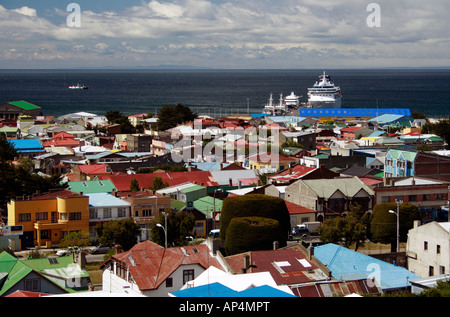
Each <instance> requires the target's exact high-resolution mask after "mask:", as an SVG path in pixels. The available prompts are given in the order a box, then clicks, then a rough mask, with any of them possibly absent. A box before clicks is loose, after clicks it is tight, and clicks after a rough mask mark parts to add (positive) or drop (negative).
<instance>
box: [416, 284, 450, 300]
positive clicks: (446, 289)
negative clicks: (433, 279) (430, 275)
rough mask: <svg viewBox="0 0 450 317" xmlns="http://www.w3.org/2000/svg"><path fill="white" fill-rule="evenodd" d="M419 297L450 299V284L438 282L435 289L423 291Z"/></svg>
mask: <svg viewBox="0 0 450 317" xmlns="http://www.w3.org/2000/svg"><path fill="white" fill-rule="evenodd" d="M419 297H450V282H449V281H438V282H437V285H436V286H435V287H433V288H429V289H427V290H424V291H422V292H421V293H420V294H419Z"/></svg>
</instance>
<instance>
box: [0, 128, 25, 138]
mask: <svg viewBox="0 0 450 317" xmlns="http://www.w3.org/2000/svg"><path fill="white" fill-rule="evenodd" d="M0 135H2V136H6V139H20V138H22V130H21V128H20V127H9V126H3V127H1V128H0Z"/></svg>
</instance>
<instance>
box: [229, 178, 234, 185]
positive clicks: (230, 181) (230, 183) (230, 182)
mask: <svg viewBox="0 0 450 317" xmlns="http://www.w3.org/2000/svg"><path fill="white" fill-rule="evenodd" d="M228 183H229V185H230V186H233V180H232V179H231V178H230V179H228Z"/></svg>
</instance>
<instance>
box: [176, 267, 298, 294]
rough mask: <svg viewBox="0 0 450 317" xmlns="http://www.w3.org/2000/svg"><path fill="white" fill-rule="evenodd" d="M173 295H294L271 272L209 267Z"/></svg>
mask: <svg viewBox="0 0 450 317" xmlns="http://www.w3.org/2000/svg"><path fill="white" fill-rule="evenodd" d="M169 296H171V297H294V294H293V293H292V291H291V290H290V288H289V287H287V286H278V285H277V284H276V283H275V281H274V279H273V278H272V276H271V275H270V273H269V272H259V273H247V274H231V273H229V272H224V271H222V270H219V269H217V268H215V267H214V266H211V267H209V268H208V269H207V270H206V271H204V272H203V273H201V274H200V275H199V276H198V277H197V278H195V279H194V280H192V281H189V282H187V283H186V285H184V286H183V287H182V288H181V289H180V290H178V291H175V292H172V293H170V294H169Z"/></svg>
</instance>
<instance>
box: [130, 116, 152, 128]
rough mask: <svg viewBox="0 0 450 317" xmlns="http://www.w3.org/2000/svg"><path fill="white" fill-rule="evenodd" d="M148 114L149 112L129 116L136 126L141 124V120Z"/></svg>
mask: <svg viewBox="0 0 450 317" xmlns="http://www.w3.org/2000/svg"><path fill="white" fill-rule="evenodd" d="M147 115H148V114H147V113H138V114H132V115H129V116H128V121H130V123H131V125H132V126H133V127H136V126H137V125H138V124H141V122H142V121H143V120H144V119H145V118H146V117H147Z"/></svg>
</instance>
